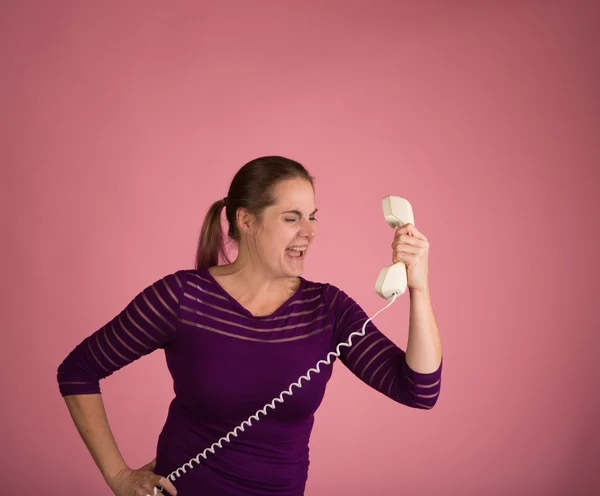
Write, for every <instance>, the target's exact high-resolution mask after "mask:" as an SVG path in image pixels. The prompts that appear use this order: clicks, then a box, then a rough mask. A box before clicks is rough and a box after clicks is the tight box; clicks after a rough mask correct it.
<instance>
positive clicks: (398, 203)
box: [148, 195, 414, 496]
mask: <svg viewBox="0 0 600 496" xmlns="http://www.w3.org/2000/svg"><path fill="white" fill-rule="evenodd" d="M381 203H382V207H383V216H384V218H385V220H386V222H387V223H388V224H389V225H390V226H391V227H393V228H396V227H399V226H402V225H403V224H408V223H410V224H414V216H413V211H412V207H411V205H410V203H409V202H408V200H405V199H404V198H400V197H399V196H392V195H389V196H386V197H384V198H383V199H382V200H381ZM406 284H407V279H406V266H405V265H404V263H403V262H398V263H395V264H393V265H388V266H386V267H383V268H382V269H381V271H380V273H379V277H378V278H377V281H376V283H375V291H376V293H377V294H378V295H379V296H381V297H382V298H384V299H388V300H390V299H391V301H390V302H389V303H388V304H387V305H386V306H385V307H383V308H382V309H380V310H378V311H377V312H376V313H375V314H374V315H373V316H372V317H370V318H369V319H367V320H366V321H365V323H364V324H363V326H362V329H361V330H360V331H355V332H353V333H352V334H350V336H349V337H348V341H346V342H344V343H340V344H338V346H337V348H336V351H332V352H329V353H328V354H327V357H326V358H325V359H324V360H320V361H319V362H317V364H316V365H315V367H314V368H312V369H310V370H309V371H308V372H307V373H306V375H303V376H302V377H300V378H299V379H298V381H297V382H294V383H293V384H291V385H290V387H289V388H288V389H286V390H285V391H282V392H281V394H280V395H279V396H278V397H276V398H274V399H273V401H271V402H270V403H267V404H266V405H265V406H264V407H263V408H261V409H260V410H258V411H257V412H256V413H255V414H254V415H251V416H250V417H248V419H247V420H245V421H244V422H242V423H241V424H240V425H238V426H237V427H236V428H235V429H233V430H232V431H231V432H229V433H228V434H227V435H225V436H223V437H222V438H221V439H219V440H218V441H216V442H215V443H213V444H212V445H211V446H210V447H208V448H206V449H205V450H204V451H202V452H201V453H199V454H198V455H197V456H196V457H195V458H192V459H191V460H190V461H189V462H187V463H184V464H183V465H182V466H181V467H180V468H178V469H177V470H175V471H173V472H171V473H170V474H169V475H168V477H167V478H168V479H169V480H170V481H171V482H175V480H176V479H177V478H179V477H181V476H182V475H183V474H185V473H186V471H187V470H188V469H192V468H194V466H193V465H192V462H195V463H196V464H197V465H200V458H203V459H205V460H206V458H207V457H208V453H212V454H213V455H214V453H215V448H217V447H218V448H222V447H223V444H222V443H223V442H224V441H226V442H230V441H231V436H235V437H237V436H238V434H239V433H240V432H244V429H245V428H246V427H250V426H251V425H252V421H253V420H256V421H258V420H259V418H258V416H259V414H262V415H267V408H271V409H272V410H274V409H275V406H276V405H275V402H278V403H283V401H284V397H283V395H288V396H291V395H292V394H294V393H293V392H292V388H294V387H297V388H301V387H302V381H310V379H311V377H310V376H311V373H313V372H314V373H315V374H318V373H319V372H321V369H320V367H321V365H330V364H331V360H332V359H333V358H334V357H339V356H340V355H341V348H342V346H345V347H350V346H352V338H353V337H354V336H364V335H365V328H366V326H367V324H368V323H369V322H370V321H371V320H373V319H374V318H375V317H376V316H377V315H379V313H381V312H383V311H384V310H385V309H386V308H388V307H389V306H390V305H391V304H392V303H394V301H396V298H397V297H398V296H399V295H401V294H404V292H405V291H406ZM162 492H163V488H162V487H159V486H157V487H155V488H154V496H156V495H157V494H158V493H162ZM148 496H150V495H148Z"/></svg>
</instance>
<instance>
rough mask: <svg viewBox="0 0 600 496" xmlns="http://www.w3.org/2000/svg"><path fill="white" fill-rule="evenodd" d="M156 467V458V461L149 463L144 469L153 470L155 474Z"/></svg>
mask: <svg viewBox="0 0 600 496" xmlns="http://www.w3.org/2000/svg"><path fill="white" fill-rule="evenodd" d="M155 467H156V458H155V459H154V460H152V461H151V462H149V463H147V464H146V465H144V466H143V467H142V468H143V469H147V470H151V471H152V472H154V468H155Z"/></svg>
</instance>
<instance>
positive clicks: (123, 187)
mask: <svg viewBox="0 0 600 496" xmlns="http://www.w3.org/2000/svg"><path fill="white" fill-rule="evenodd" d="M124 3H125V2H110V3H108V2H99V3H96V5H91V3H89V2H88V3H87V4H85V5H84V3H83V2H76V1H72V2H67V1H61V2H52V3H50V2H41V1H40V2H31V1H29V2H17V1H13V2H3V5H2V7H1V13H0V41H1V43H0V50H1V56H2V78H1V84H2V91H1V97H0V98H2V102H1V104H2V146H1V147H0V154H1V155H0V160H1V163H2V181H1V184H2V207H3V208H2V226H3V228H2V236H3V239H2V249H3V257H2V258H3V260H2V262H3V269H2V274H3V275H4V276H3V279H4V284H3V287H2V320H3V321H2V327H1V328H2V336H3V338H4V339H3V360H2V374H1V376H0V377H1V378H0V380H1V381H2V393H3V394H2V412H3V418H4V420H3V422H2V426H1V427H0V429H1V430H0V434H1V436H2V440H1V443H0V445H1V446H2V449H1V456H2V463H1V464H0V467H1V471H2V472H1V474H2V493H3V494H13V493H14V494H59V493H60V494H94V495H96V494H98V495H100V494H108V492H109V491H108V489H107V488H106V486H105V485H104V482H103V480H102V478H101V476H100V474H99V472H98V470H97V469H96V468H95V465H94V464H93V462H92V459H91V457H90V456H89V455H88V453H87V451H86V450H85V447H84V445H83V443H82V441H81V440H80V438H79V435H78V434H77V432H76V430H75V428H74V426H73V424H72V423H71V420H70V418H69V417H68V413H67V410H66V408H65V406H64V403H63V400H62V399H61V397H60V395H59V393H58V388H57V385H56V379H55V374H56V368H57V366H58V364H59V363H60V361H62V359H63V358H64V356H65V355H66V354H67V353H68V352H69V351H70V350H71V348H72V347H74V346H75V345H76V344H77V343H78V342H79V341H80V340H82V339H83V338H84V337H85V336H86V335H87V334H88V333H91V332H93V331H94V330H95V329H96V328H98V327H99V326H100V325H103V324H104V323H105V322H106V321H107V320H108V319H110V318H112V316H114V315H115V314H116V313H117V312H119V311H120V310H121V309H122V308H123V307H124V305H125V304H126V303H127V302H129V300H130V299H131V298H132V297H133V296H134V295H135V294H136V293H137V292H138V291H139V290H140V289H142V288H143V287H145V285H147V284H149V283H151V282H154V281H155V280H156V279H157V278H159V277H161V276H163V275H165V274H167V273H169V272H171V271H175V270H177V269H179V268H187V267H191V266H192V264H193V258H194V252H195V245H196V240H197V236H198V232H199V228H200V224H201V221H202V218H203V215H204V212H205V211H206V209H207V208H208V206H209V204H210V203H211V202H212V201H214V200H216V199H218V198H220V197H222V196H224V195H225V193H226V191H227V186H228V183H229V181H230V179H231V177H232V175H233V174H234V172H235V171H236V170H237V168H238V167H240V166H241V165H242V164H243V163H245V162H246V161H247V160H250V159H252V158H255V157H256V156H259V155H263V154H283V155H287V156H290V157H292V158H295V159H297V160H300V161H301V162H303V163H304V164H305V165H306V166H307V167H308V168H309V170H310V171H311V172H312V173H313V174H314V175H315V176H316V178H317V206H318V207H319V209H320V211H319V215H318V218H319V234H318V237H317V240H318V241H317V244H316V245H315V247H314V249H313V251H312V252H311V255H310V260H309V261H308V262H307V263H308V268H307V270H306V272H305V276H306V277H307V278H309V279H314V280H326V281H329V282H331V283H333V284H336V285H338V286H340V287H341V288H342V289H344V290H345V291H347V292H349V293H350V294H351V295H352V296H353V297H354V298H355V299H357V300H358V301H359V302H360V303H361V304H362V305H363V307H364V308H365V310H366V311H367V313H369V315H372V314H373V313H374V312H375V311H376V310H378V309H379V308H381V307H382V306H383V305H384V302H383V300H381V299H380V298H379V297H378V296H377V295H376V294H375V292H374V291H373V285H374V282H375V279H376V276H377V274H378V272H379V269H380V267H381V266H382V265H387V264H388V263H389V262H390V259H391V249H390V243H391V241H392V231H391V229H389V228H388V227H387V225H386V224H385V222H384V221H383V218H382V215H381V205H380V198H381V197H382V196H384V195H387V194H396V195H400V196H404V197H406V198H408V199H409V200H410V201H411V202H412V204H413V207H414V209H415V224H416V225H417V227H419V228H420V229H421V230H422V231H423V233H425V235H426V236H428V238H429V239H430V241H431V245H432V246H431V262H430V263H431V269H430V277H431V287H432V297H433V302H434V308H435V312H436V317H437V319H438V324H439V326H440V330H441V333H442V336H443V340H444V355H445V375H444V380H443V381H444V382H443V389H442V394H441V397H440V399H439V403H438V405H437V406H436V407H435V408H434V409H433V410H432V411H430V412H423V411H416V410H410V409H407V408H404V407H400V406H398V405H396V404H393V403H392V402H390V401H389V400H388V399H387V398H385V397H383V396H382V395H380V394H378V393H376V392H375V391H373V390H370V389H369V388H367V387H366V386H365V385H364V384H362V383H361V382H360V381H358V380H357V379H356V378H355V377H354V376H352V375H351V374H350V373H349V372H348V371H347V370H346V369H344V367H343V366H342V365H341V364H339V363H338V366H337V367H336V371H335V373H334V377H333V379H332V382H331V383H330V387H329V390H328V394H327V395H326V398H325V401H324V403H323V405H322V408H321V409H320V410H319V412H318V415H317V423H316V427H315V430H314V435H313V438H312V441H311V453H312V464H311V469H310V478H309V483H308V489H307V492H306V494H307V495H308V496H318V495H324V494H348V495H354V494H357V495H358V494H377V495H379V496H384V495H398V494H406V495H420V496H422V495H424V496H427V495H439V494H444V495H457V494H460V495H468V496H470V495H474V496H475V495H476V496H481V495H486V496H494V495H505V494H511V495H521V494H523V495H544V496H547V495H578V496H579V495H591V494H598V492H597V491H600V478H599V471H598V470H597V469H598V459H599V458H600V452H599V446H600V434H599V426H598V418H600V411H599V403H600V402H599V401H598V399H597V393H598V390H599V387H600V384H599V376H598V372H597V369H596V368H595V364H596V363H597V361H598V358H597V357H598V337H597V330H598V320H599V319H598V316H599V315H598V305H597V302H596V301H595V300H596V299H597V296H598V294H599V289H600V288H599V284H598V261H597V260H598V258H597V254H598V240H599V237H598V234H597V229H598V220H597V219H598V214H599V209H598V201H597V192H598V184H599V181H598V179H599V178H598V160H599V158H600V156H599V155H600V154H599V152H598V147H597V142H594V138H595V139H596V140H597V139H598V134H597V131H598V117H599V114H600V112H599V107H600V105H599V100H598V93H597V91H598V87H599V84H600V81H599V77H598V76H599V67H598V58H597V46H598V43H599V42H600V36H599V35H598V30H597V25H598V20H599V19H598V17H599V8H598V4H597V2H593V1H589V2H566V1H565V2H501V1H497V2H485V5H483V3H478V2H437V3H435V4H434V3H432V2H428V3H427V6H425V5H423V4H421V5H423V6H422V7H416V2H415V3H410V4H409V3H408V2H406V3H401V2H374V1H370V2H362V3H361V2H341V1H340V2H335V3H334V2H323V1H320V2H313V3H310V4H309V3H307V2H295V3H292V2H281V1H274V2H238V3H236V4H235V5H233V4H232V3H231V2H227V3H223V4H220V5H217V2H215V3H214V4H213V3H210V4H209V3H208V2H203V3H201V2H180V3H178V4H176V3H174V2H148V1H144V2H127V3H126V5H123V4H124ZM221 5H222V6H221ZM594 127H595V129H594ZM593 275H595V276H596V278H594V277H593ZM407 298H408V295H405V296H403V297H402V298H401V299H400V300H399V301H398V302H397V304H396V305H394V306H393V307H391V308H390V309H389V310H387V311H386V312H384V313H383V314H381V315H380V316H378V317H377V320H376V323H377V324H378V325H379V327H380V328H381V329H382V330H383V331H384V332H385V333H386V334H387V335H388V336H390V337H391V338H392V339H393V340H394V341H395V342H396V343H398V344H399V345H400V346H402V347H404V346H405V344H406V338H407V326H408V299H407ZM102 388H103V392H104V398H105V402H106V406H107V411H108V414H109V418H110V420H111V425H112V427H113V429H114V432H115V435H116V437H117V440H118V443H119V445H120V447H121V449H122V451H123V453H124V455H125V457H126V459H127V461H128V462H129V463H130V464H131V465H134V466H135V465H141V464H143V463H146V462H147V461H149V460H150V459H151V458H152V457H153V448H154V445H155V440H156V436H157V434H158V432H159V430H160V428H161V426H162V422H163V420H164V417H165V414H166V409H167V406H168V403H169V401H170V399H171V395H172V388H171V382H170V377H169V375H168V372H167V370H166V366H165V364H164V356H163V355H162V354H160V353H154V354H153V355H151V356H149V357H146V358H144V359H142V360H140V361H138V362H136V363H134V364H132V365H131V366H129V367H126V368H125V369H124V370H122V371H120V372H118V373H117V374H115V375H114V376H113V377H111V378H109V379H107V380H106V381H104V382H103V383H102Z"/></svg>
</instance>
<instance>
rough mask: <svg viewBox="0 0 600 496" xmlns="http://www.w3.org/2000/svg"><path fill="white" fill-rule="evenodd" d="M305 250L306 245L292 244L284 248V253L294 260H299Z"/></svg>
mask: <svg viewBox="0 0 600 496" xmlns="http://www.w3.org/2000/svg"><path fill="white" fill-rule="evenodd" d="M305 252H306V246H292V247H290V248H286V250H285V254H286V255H287V256H288V257H290V258H293V259H294V260H301V259H303V258H304V254H305Z"/></svg>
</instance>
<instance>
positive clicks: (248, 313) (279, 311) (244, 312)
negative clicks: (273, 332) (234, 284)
mask: <svg viewBox="0 0 600 496" xmlns="http://www.w3.org/2000/svg"><path fill="white" fill-rule="evenodd" d="M202 272H203V273H204V275H205V276H206V277H207V278H208V279H209V280H210V281H211V282H212V283H213V285H214V286H215V288H216V289H217V291H218V292H219V293H220V294H221V295H222V296H224V297H225V298H226V299H227V301H229V303H230V304H231V305H232V306H233V307H234V308H235V309H236V310H237V311H238V312H239V313H241V314H242V315H244V316H245V317H248V318H251V319H258V320H260V319H272V318H273V317H277V316H279V315H281V314H282V313H283V312H284V311H285V310H286V309H287V308H288V307H289V306H290V305H291V304H292V303H293V302H294V301H296V300H297V299H298V298H299V297H300V294H301V293H302V290H303V289H304V287H305V285H306V279H304V278H303V277H301V276H298V279H300V284H299V285H298V288H297V289H296V291H295V292H294V294H292V295H291V296H290V297H289V298H288V299H287V300H285V301H284V302H283V303H282V304H281V305H279V307H277V308H276V309H275V311H273V312H271V313H270V314H268V315H254V314H253V313H252V312H251V311H250V310H248V309H247V308H246V307H245V306H244V305H242V304H241V303H240V302H239V301H238V300H236V299H235V298H234V297H233V296H231V294H229V293H228V292H227V291H226V290H225V288H223V286H221V284H219V282H218V281H217V280H216V279H215V278H214V276H213V275H212V274H211V273H210V271H209V270H208V267H205V268H204V269H203V270H202Z"/></svg>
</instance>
